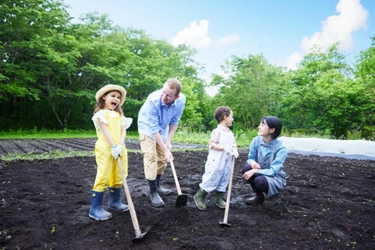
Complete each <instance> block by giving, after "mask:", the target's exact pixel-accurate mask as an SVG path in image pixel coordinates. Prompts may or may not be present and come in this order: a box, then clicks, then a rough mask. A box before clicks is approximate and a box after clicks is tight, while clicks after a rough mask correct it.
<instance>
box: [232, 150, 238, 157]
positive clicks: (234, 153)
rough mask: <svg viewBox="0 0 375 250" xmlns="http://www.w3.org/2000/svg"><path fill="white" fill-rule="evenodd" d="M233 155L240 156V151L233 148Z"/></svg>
mask: <svg viewBox="0 0 375 250" xmlns="http://www.w3.org/2000/svg"><path fill="white" fill-rule="evenodd" d="M233 156H234V158H236V159H237V158H238V156H239V154H238V151H237V150H236V149H233Z"/></svg>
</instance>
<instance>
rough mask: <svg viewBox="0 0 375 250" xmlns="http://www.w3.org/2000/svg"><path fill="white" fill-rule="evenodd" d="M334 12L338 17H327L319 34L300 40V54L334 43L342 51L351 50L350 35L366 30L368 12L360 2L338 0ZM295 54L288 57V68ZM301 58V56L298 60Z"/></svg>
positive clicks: (295, 59) (294, 58)
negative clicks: (338, 43)
mask: <svg viewBox="0 0 375 250" xmlns="http://www.w3.org/2000/svg"><path fill="white" fill-rule="evenodd" d="M336 11H337V12H338V13H339V14H338V15H332V16H329V17H327V19H326V20H324V21H323V22H322V28H321V31H320V32H315V33H314V34H313V35H312V36H311V37H307V36H305V37H304V38H303V39H302V42H301V45H300V47H301V53H302V54H306V53H308V52H309V50H310V49H311V48H312V47H313V46H314V45H318V46H320V47H322V49H323V51H324V50H326V49H328V48H329V47H330V46H331V45H332V44H334V43H336V42H340V49H342V50H350V49H352V48H353V35H352V34H353V33H354V32H355V31H357V30H359V29H366V28H367V21H368V16H369V12H368V10H366V9H365V8H364V7H363V6H362V5H361V3H360V0H340V1H339V2H338V4H337V5H336ZM296 53H297V54H298V52H294V53H293V54H292V55H290V56H289V57H288V65H287V66H288V68H289V66H290V65H293V64H294V65H295V63H296V62H297V59H298V57H297V54H296ZM302 58H303V57H302V55H301V56H300V60H302ZM297 63H298V62H297ZM290 69H291V68H290Z"/></svg>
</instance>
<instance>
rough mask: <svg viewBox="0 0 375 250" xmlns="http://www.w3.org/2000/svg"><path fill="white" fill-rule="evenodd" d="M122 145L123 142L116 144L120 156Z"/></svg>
mask: <svg viewBox="0 0 375 250" xmlns="http://www.w3.org/2000/svg"><path fill="white" fill-rule="evenodd" d="M122 146H123V144H122V143H121V144H119V145H117V146H116V150H117V152H118V155H119V156H121V152H122Z"/></svg>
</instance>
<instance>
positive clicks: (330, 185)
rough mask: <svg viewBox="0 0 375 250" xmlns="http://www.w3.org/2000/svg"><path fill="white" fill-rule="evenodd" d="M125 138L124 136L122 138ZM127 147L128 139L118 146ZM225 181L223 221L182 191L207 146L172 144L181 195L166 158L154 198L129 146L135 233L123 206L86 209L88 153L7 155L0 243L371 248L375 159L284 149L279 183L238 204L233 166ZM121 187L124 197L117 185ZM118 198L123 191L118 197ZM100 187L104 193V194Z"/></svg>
mask: <svg viewBox="0 0 375 250" xmlns="http://www.w3.org/2000/svg"><path fill="white" fill-rule="evenodd" d="M127 145H128V144H127ZM128 147H129V146H128ZM247 153H248V152H247V151H242V152H240V157H239V158H238V159H237V160H236V170H235V176H234V180H233V187H232V196H231V197H232V199H231V206H230V210H229V217H228V223H230V224H231V225H232V227H229V228H222V227H220V225H219V221H222V220H223V217H224V210H222V209H219V208H217V207H216V206H215V205H214V198H215V195H214V194H209V195H208V196H207V197H206V201H207V206H208V209H207V211H199V210H198V209H197V208H196V207H195V204H194V201H193V199H192V196H193V195H194V194H195V192H196V191H197V190H198V184H199V183H200V181H201V176H202V174H203V172H204V163H205V160H206V157H207V151H184V152H175V153H174V157H175V167H176V171H177V174H178V176H179V179H180V186H181V189H182V192H183V193H184V194H187V195H188V203H187V205H186V206H184V207H180V208H176V207H175V202H176V198H177V193H176V189H175V183H174V179H173V176H172V171H171V169H170V167H168V168H167V170H166V173H165V175H164V177H163V179H162V185H163V186H165V187H168V188H172V189H173V190H174V193H172V194H171V195H169V196H164V197H163V199H164V201H165V203H166V205H165V206H164V207H162V208H154V207H152V206H151V204H150V200H149V197H148V195H149V189H148V185H147V181H146V180H145V179H144V173H143V165H142V162H143V160H142V155H141V154H139V153H129V177H128V184H129V189H130V191H131V195H132V199H133V202H134V205H135V208H136V212H137V216H138V221H139V224H140V226H141V230H145V228H146V227H149V226H151V229H150V230H149V231H148V233H147V235H146V236H145V237H144V238H143V239H142V240H141V241H140V242H138V243H133V242H132V239H133V238H134V237H135V233H134V229H133V225H132V222H131V217H130V214H129V212H125V213H117V212H113V218H112V219H110V220H108V221H103V222H98V221H95V220H92V219H90V218H89V217H88V210H89V207H90V196H89V191H90V189H91V188H92V186H93V182H94V179H95V174H96V169H95V168H96V166H95V159H94V157H82V158H80V157H75V158H65V159H58V160H36V161H13V162H10V163H8V164H6V165H5V164H4V163H3V164H2V165H1V167H0V249H225V250H227V249H344V248H348V247H349V248H354V249H374V248H375V224H374V223H373V219H374V216H375V202H374V200H375V199H374V198H375V196H374V184H375V167H374V166H375V162H374V161H367V160H351V159H343V158H337V157H319V156H301V155H296V154H290V155H289V157H288V159H287V161H286V164H285V171H286V172H287V173H288V174H289V175H290V178H289V180H288V186H287V187H286V189H285V190H284V191H283V192H282V193H281V194H280V196H279V199H278V200H276V201H275V202H266V203H265V204H263V205H259V206H252V207H251V206H247V205H246V204H245V200H246V199H248V198H249V197H250V196H251V195H252V191H251V188H250V186H249V185H244V184H243V183H242V180H241V177H240V172H241V168H242V166H243V165H244V164H245V161H246V158H247ZM122 194H123V197H125V195H124V192H123V191H122ZM123 200H124V201H126V200H125V198H124V199H123ZM106 202H107V196H105V203H106Z"/></svg>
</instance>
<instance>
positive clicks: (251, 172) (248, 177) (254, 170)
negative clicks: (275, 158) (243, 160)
mask: <svg viewBox="0 0 375 250" xmlns="http://www.w3.org/2000/svg"><path fill="white" fill-rule="evenodd" d="M257 172H258V169H251V170H249V171H247V172H245V173H244V174H243V175H242V178H244V179H245V180H249V179H250V178H251V177H252V176H253V175H254V174H255V173H257Z"/></svg>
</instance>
